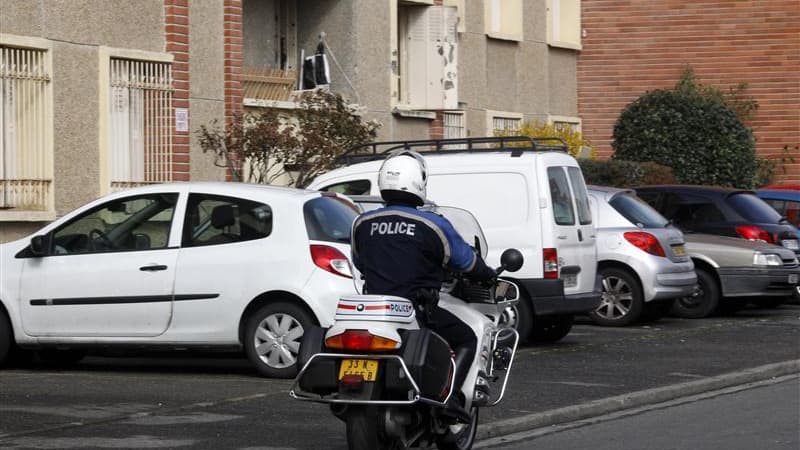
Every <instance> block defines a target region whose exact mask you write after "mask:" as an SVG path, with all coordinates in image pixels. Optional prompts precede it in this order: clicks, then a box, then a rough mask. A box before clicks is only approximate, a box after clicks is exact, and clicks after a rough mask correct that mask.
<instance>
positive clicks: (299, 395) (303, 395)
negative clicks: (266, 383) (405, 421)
mask: <svg viewBox="0 0 800 450" xmlns="http://www.w3.org/2000/svg"><path fill="white" fill-rule="evenodd" d="M324 358H331V359H394V360H397V361H398V362H400V367H401V368H402V369H403V372H404V374H405V376H406V379H407V380H408V381H409V387H411V389H412V390H413V393H414V395H413V397H412V398H411V399H409V400H370V399H365V400H361V399H342V398H334V397H331V396H329V397H323V396H322V395H319V394H311V393H309V392H306V391H303V390H302V389H298V388H300V386H299V384H300V378H302V376H303V374H304V373H305V372H306V371H307V370H308V368H309V367H310V366H311V363H312V362H314V360H315V359H324ZM450 366H451V367H452V370H453V371H452V374H453V376H452V377H450V389H449V390H448V392H447V397H446V398H445V399H444V401H441V402H440V401H438V400H434V399H431V398H427V397H423V396H422V395H420V394H421V392H422V390H421V389H420V388H419V385H418V384H417V382H416V381H415V380H414V377H413V376H412V375H411V372H410V371H409V370H408V366H406V363H405V361H403V358H401V357H400V356H399V355H374V354H371V355H369V356H367V355H363V354H361V355H355V354H344V353H317V354H315V355H313V356H311V358H309V360H308V362H306V365H305V366H303V368H302V369H300V372H299V373H298V374H297V377H295V379H294V383H293V384H292V388H291V389H290V390H289V396H290V397H292V398H293V399H296V400H302V401H310V402H316V403H334V404H336V403H338V404H348V405H412V404H414V403H426V404H429V405H433V406H438V407H442V408H444V407H446V403H447V402H448V401H449V400H450V396H451V395H453V389H454V386H453V385H454V383H455V379H456V376H455V374H456V363H455V361H453V359H452V358H450ZM336 394H338V392H337V393H336Z"/></svg>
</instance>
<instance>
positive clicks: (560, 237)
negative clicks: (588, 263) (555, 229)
mask: <svg viewBox="0 0 800 450" xmlns="http://www.w3.org/2000/svg"><path fill="white" fill-rule="evenodd" d="M556 237H557V238H559V239H566V238H567V236H566V235H564V234H562V235H560V236H556Z"/></svg>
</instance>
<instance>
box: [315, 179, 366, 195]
mask: <svg viewBox="0 0 800 450" xmlns="http://www.w3.org/2000/svg"><path fill="white" fill-rule="evenodd" d="M371 188H372V183H370V181H369V180H353V181H345V182H344V183H336V184H332V185H330V186H325V187H323V188H321V189H320V191H328V192H336V193H337V194H342V195H369V191H370V189H371Z"/></svg>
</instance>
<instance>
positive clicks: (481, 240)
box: [433, 206, 489, 258]
mask: <svg viewBox="0 0 800 450" xmlns="http://www.w3.org/2000/svg"><path fill="white" fill-rule="evenodd" d="M433 211H434V212H435V213H437V214H441V215H442V216H444V217H445V218H446V219H447V220H449V221H450V223H452V224H453V228H455V229H456V231H457V232H458V234H459V235H461V237H462V238H463V239H464V240H465V241H466V242H467V244H469V245H471V246H472V247H473V248H475V249H476V250H477V251H478V253H479V254H480V255H481V258H485V257H486V254H487V253H488V252H489V246H488V245H487V244H486V236H484V235H483V230H481V226H480V224H479V223H478V220H477V219H476V218H475V216H473V215H472V213H471V212H469V211H467V210H465V209H460V208H454V207H452V206H436V207H434V208H433Z"/></svg>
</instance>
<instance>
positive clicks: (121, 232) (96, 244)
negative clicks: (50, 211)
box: [53, 194, 178, 255]
mask: <svg viewBox="0 0 800 450" xmlns="http://www.w3.org/2000/svg"><path fill="white" fill-rule="evenodd" d="M177 201H178V194H150V195H141V196H136V197H127V198H123V199H118V200H113V201H111V202H109V203H106V204H104V205H102V206H100V207H98V208H95V209H93V210H91V211H89V212H87V213H85V214H83V215H81V216H79V217H78V218H76V219H74V220H72V221H70V222H69V223H67V224H66V225H64V226H62V227H61V228H59V229H57V230H55V231H54V232H53V253H55V254H57V255H59V254H75V253H97V252H108V251H133V250H152V249H162V248H166V247H167V246H168V245H169V231H170V228H171V227H172V216H173V214H174V212H175V203H176V202H177Z"/></svg>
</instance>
